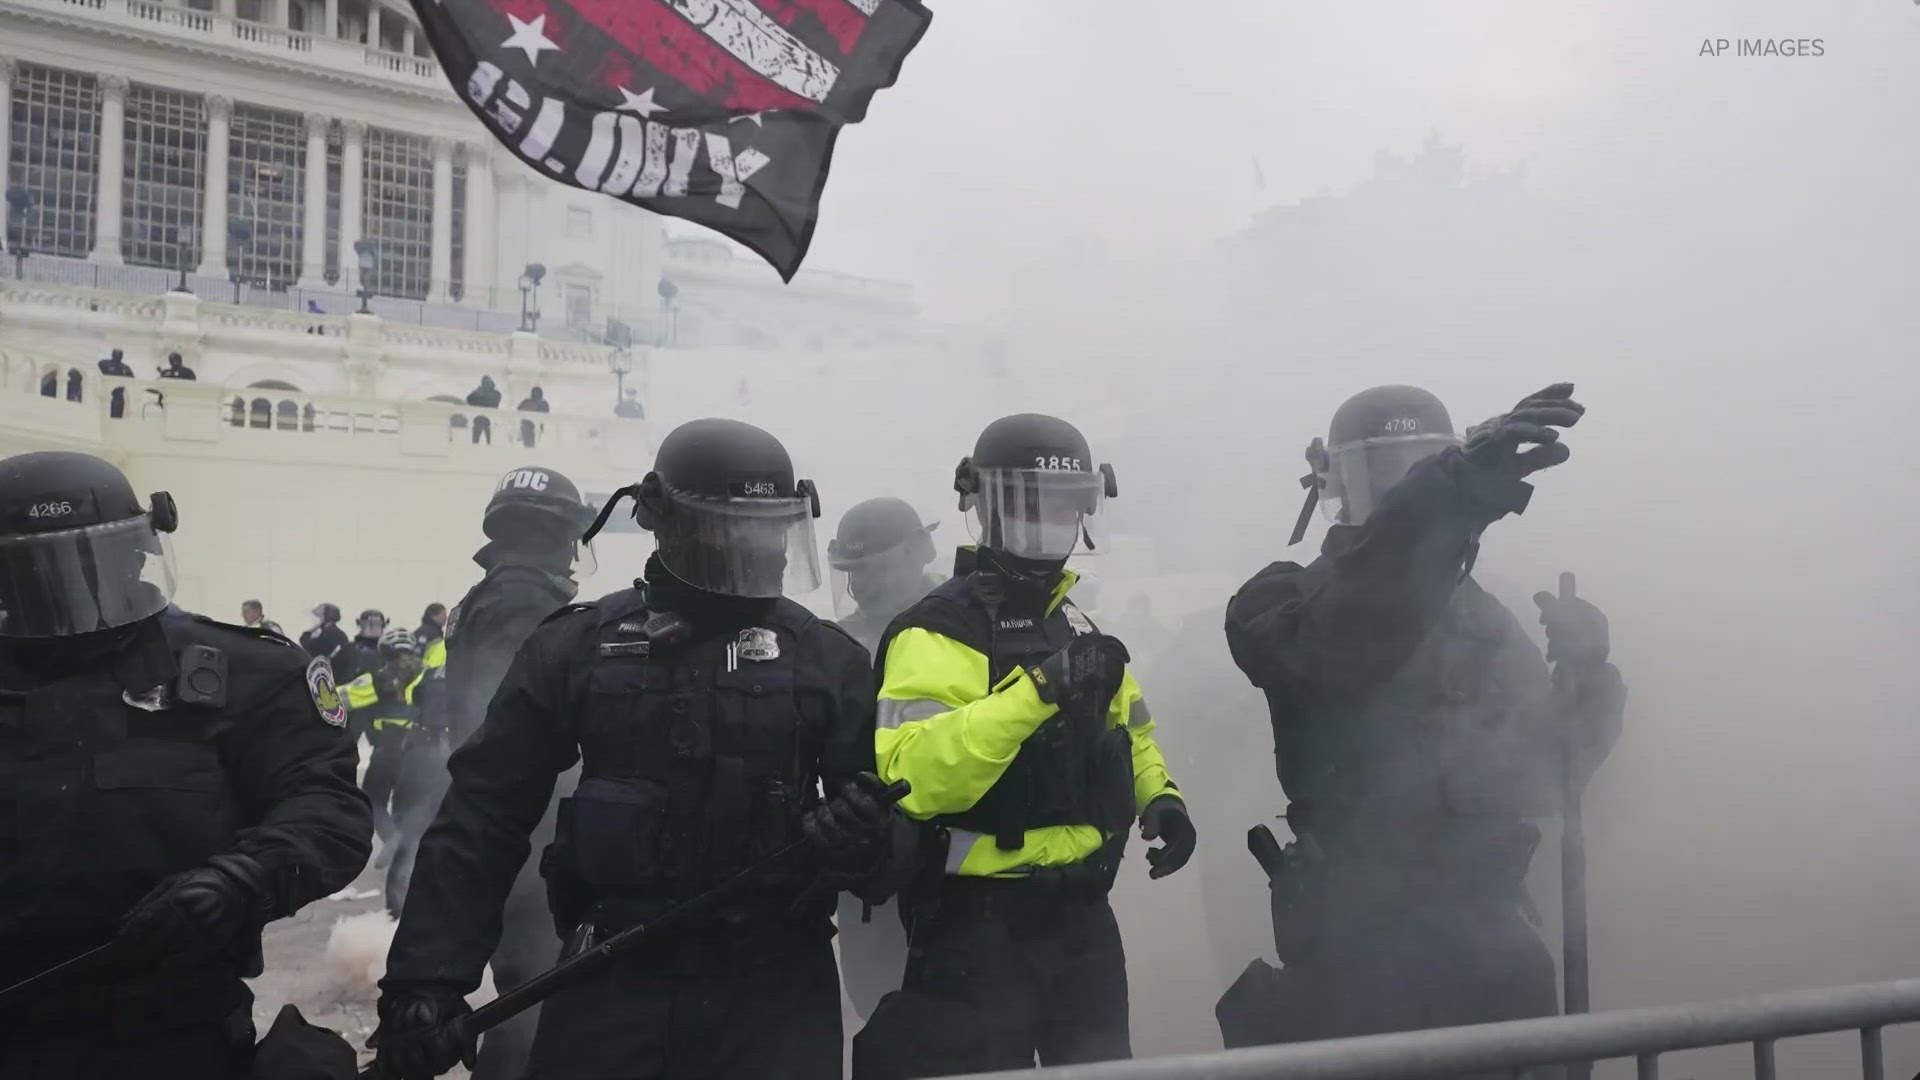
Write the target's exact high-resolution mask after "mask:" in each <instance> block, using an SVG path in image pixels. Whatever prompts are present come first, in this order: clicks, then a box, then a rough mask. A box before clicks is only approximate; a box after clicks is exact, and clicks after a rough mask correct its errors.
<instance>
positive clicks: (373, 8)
mask: <svg viewBox="0 0 1920 1080" xmlns="http://www.w3.org/2000/svg"><path fill="white" fill-rule="evenodd" d="M379 47H380V0H371V2H370V3H368V4H367V48H369V49H377V48H379Z"/></svg>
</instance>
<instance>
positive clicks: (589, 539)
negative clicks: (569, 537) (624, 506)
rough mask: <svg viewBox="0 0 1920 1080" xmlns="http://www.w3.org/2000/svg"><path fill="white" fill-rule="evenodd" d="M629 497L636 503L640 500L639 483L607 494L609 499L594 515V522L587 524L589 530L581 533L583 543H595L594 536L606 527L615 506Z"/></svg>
mask: <svg viewBox="0 0 1920 1080" xmlns="http://www.w3.org/2000/svg"><path fill="white" fill-rule="evenodd" d="M628 498H630V499H632V500H633V501H634V503H635V504H636V505H637V504H638V503H639V502H640V485H639V484H628V485H627V486H626V487H623V488H621V489H620V490H618V491H616V492H614V493H613V494H611V495H609V496H607V501H606V503H604V504H603V505H602V506H601V507H600V512H599V513H598V514H596V515H594V518H593V524H591V525H589V526H587V531H586V532H585V533H582V534H581V536H580V542H581V543H583V544H591V543H593V538H594V537H596V536H598V535H600V530H601V529H604V528H606V526H607V519H608V518H610V517H612V516H613V508H614V507H616V506H619V505H620V500H621V499H628Z"/></svg>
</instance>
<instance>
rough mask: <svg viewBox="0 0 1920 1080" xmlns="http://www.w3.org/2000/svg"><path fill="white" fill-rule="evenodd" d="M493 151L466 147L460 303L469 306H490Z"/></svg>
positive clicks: (473, 144)
mask: <svg viewBox="0 0 1920 1080" xmlns="http://www.w3.org/2000/svg"><path fill="white" fill-rule="evenodd" d="M492 154H493V148H492V145H491V144H489V143H482V142H471V143H468V144H467V220H466V227H467V247H466V256H467V260H466V261H467V265H466V268H465V269H466V273H465V276H464V281H465V290H466V291H465V292H464V293H463V294H462V296H461V300H462V301H463V302H464V303H466V304H469V305H471V306H473V307H488V306H491V305H492V304H493V299H494V298H493V290H494V284H493V278H494V273H493V229H494V211H493V156H492Z"/></svg>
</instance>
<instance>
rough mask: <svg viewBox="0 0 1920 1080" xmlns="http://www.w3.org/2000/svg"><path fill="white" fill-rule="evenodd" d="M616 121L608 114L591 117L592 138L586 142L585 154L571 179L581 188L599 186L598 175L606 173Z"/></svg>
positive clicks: (597, 114)
mask: <svg viewBox="0 0 1920 1080" xmlns="http://www.w3.org/2000/svg"><path fill="white" fill-rule="evenodd" d="M615 119H617V118H616V117H615V116H614V115H613V114H612V113H610V112H603V113H596V114H594V117H593V137H592V138H591V139H589V140H588V142H587V152H586V153H584V154H582V155H580V165H579V167H578V168H576V169H574V170H573V178H574V179H575V180H578V181H579V182H580V186H581V187H583V188H596V187H599V186H600V174H601V173H602V172H605V171H606V168H607V159H608V158H610V157H612V156H613V122H614V120H615Z"/></svg>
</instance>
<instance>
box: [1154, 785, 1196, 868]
mask: <svg viewBox="0 0 1920 1080" xmlns="http://www.w3.org/2000/svg"><path fill="white" fill-rule="evenodd" d="M1140 836H1141V838H1142V839H1144V840H1149V841H1152V840H1165V841H1166V843H1164V844H1161V845H1160V846H1159V847H1157V848H1148V849H1147V862H1148V863H1149V864H1151V865H1152V867H1153V869H1152V870H1149V871H1148V872H1147V876H1148V877H1150V878H1163V877H1166V876H1167V875H1168V874H1171V873H1173V872H1174V871H1175V870H1178V869H1180V868H1181V867H1183V866H1185V865H1187V860H1188V859H1191V858H1193V849H1194V846H1195V845H1197V844H1198V843H1199V842H1200V836H1199V834H1198V833H1196V832H1194V831H1193V819H1192V818H1189V817H1188V816H1187V804H1186V803H1185V802H1184V801H1182V800H1181V799H1180V797H1179V796H1177V795H1162V796H1160V797H1159V798H1157V799H1155V800H1153V801H1152V802H1150V803H1148V804H1147V809H1146V811H1145V812H1144V813H1142V814H1141V815H1140Z"/></svg>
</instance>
